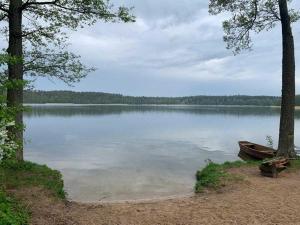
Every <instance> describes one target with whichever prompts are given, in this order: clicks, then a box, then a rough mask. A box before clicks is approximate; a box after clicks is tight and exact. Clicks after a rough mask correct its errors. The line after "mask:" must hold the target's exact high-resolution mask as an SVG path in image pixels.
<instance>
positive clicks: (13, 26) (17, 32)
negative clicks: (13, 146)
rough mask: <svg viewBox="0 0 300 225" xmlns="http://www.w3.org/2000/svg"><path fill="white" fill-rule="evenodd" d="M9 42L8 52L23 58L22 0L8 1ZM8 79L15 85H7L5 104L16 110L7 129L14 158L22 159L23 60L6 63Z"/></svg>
mask: <svg viewBox="0 0 300 225" xmlns="http://www.w3.org/2000/svg"><path fill="white" fill-rule="evenodd" d="M9 2H10V4H9V13H8V20H9V44H8V49H7V51H8V54H9V55H10V56H12V57H16V58H18V59H22V58H23V48H22V0H13V1H9ZM8 80H9V82H11V83H13V84H16V85H17V86H13V87H12V86H11V85H9V87H8V89H7V106H8V107H9V108H11V109H13V110H15V111H16V114H15V123H16V128H12V129H10V130H9V134H10V137H11V138H13V139H14V140H16V141H17V142H18V144H19V148H18V150H17V152H16V159H17V160H18V161H23V112H22V107H23V86H22V85H20V82H23V61H22V60H19V61H18V62H17V63H14V64H12V63H8Z"/></svg>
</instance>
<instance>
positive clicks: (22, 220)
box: [0, 191, 29, 225]
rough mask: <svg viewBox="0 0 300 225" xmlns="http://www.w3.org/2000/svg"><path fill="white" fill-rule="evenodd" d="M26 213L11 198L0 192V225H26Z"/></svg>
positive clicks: (27, 215)
mask: <svg viewBox="0 0 300 225" xmlns="http://www.w3.org/2000/svg"><path fill="white" fill-rule="evenodd" d="M28 220H29V214H28V212H27V211H26V210H25V209H24V207H22V206H21V205H20V204H19V203H18V202H17V201H15V200H14V199H13V198H11V197H8V196H7V195H6V194H5V192H4V191H0V225H27V224H28Z"/></svg>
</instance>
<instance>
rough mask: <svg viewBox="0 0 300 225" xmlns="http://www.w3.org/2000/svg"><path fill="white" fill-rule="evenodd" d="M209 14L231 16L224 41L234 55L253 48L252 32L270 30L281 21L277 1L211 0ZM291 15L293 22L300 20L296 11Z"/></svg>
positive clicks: (225, 22) (225, 23) (226, 21)
mask: <svg viewBox="0 0 300 225" xmlns="http://www.w3.org/2000/svg"><path fill="white" fill-rule="evenodd" d="M291 1H292V0H289V2H291ZM209 12H210V13H211V14H213V15H216V14H219V13H222V12H226V13H229V14H230V15H231V18H230V19H228V20H225V21H224V22H223V28H224V32H225V35H224V41H225V42H226V43H227V48H228V49H233V51H234V53H239V52H240V51H241V50H244V49H248V50H250V49H251V48H252V40H251V32H254V33H259V32H261V31H263V30H270V29H272V28H274V27H275V26H276V24H277V22H279V21H280V20H281V19H280V13H279V6H278V1H277V0H250V1H249V0H210V3H209ZM289 15H290V17H291V22H296V21H297V20H298V19H299V18H300V14H299V12H298V11H296V10H294V9H291V10H290V11H289Z"/></svg>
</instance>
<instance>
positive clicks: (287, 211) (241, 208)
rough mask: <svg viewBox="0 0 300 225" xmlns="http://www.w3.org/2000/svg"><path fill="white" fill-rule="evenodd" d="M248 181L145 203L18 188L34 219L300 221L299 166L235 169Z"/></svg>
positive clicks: (96, 224)
mask: <svg viewBox="0 0 300 225" xmlns="http://www.w3.org/2000/svg"><path fill="white" fill-rule="evenodd" d="M232 172H234V173H242V174H244V175H245V176H246V179H245V181H243V182H241V183H239V184H236V185H234V186H231V187H227V188H226V189H224V190H223V191H222V193H207V194H202V195H199V196H195V197H187V198H180V199H173V200H164V201H156V202H144V203H115V204H99V205H93V204H79V203H66V204H65V203H62V202H58V201H57V200H53V199H52V198H51V197H50V195H47V194H45V192H44V191H43V190H38V189H36V190H31V191H30V193H29V192H28V190H27V191H26V190H24V191H23V192H18V193H17V194H18V195H19V196H20V197H22V198H23V199H25V202H26V204H27V206H28V207H29V208H30V210H31V211H32V212H33V214H32V223H31V224H32V225H73V224H74V225H104V224H105V225H158V224H160V225H163V224H166V225H167V224H174V225H180V224H188V225H193V224H195V225H196V224H197V225H200V224H204V225H210V224H214V225H216V224H222V225H226V224H238V225H243V224H247V225H249V224H251V225H255V224H264V225H267V224H282V225H288V224H291V225H296V224H300V172H297V173H282V174H281V176H280V178H278V179H271V178H264V177H261V176H260V175H259V173H258V170H257V168H243V169H235V170H233V171H232Z"/></svg>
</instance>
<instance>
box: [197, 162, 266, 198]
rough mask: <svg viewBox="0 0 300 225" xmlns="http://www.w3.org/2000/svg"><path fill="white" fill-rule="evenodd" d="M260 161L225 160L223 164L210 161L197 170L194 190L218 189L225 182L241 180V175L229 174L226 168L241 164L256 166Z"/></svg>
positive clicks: (237, 166)
mask: <svg viewBox="0 0 300 225" xmlns="http://www.w3.org/2000/svg"><path fill="white" fill-rule="evenodd" d="M260 163H261V162H260V161H249V162H244V161H235V162H225V163H223V164H217V163H213V162H210V163H209V164H207V166H206V167H204V168H203V169H202V170H199V171H197V173H196V179H197V182H196V185H195V192H196V193H199V192H203V190H204V189H205V188H211V189H219V188H220V187H222V186H225V184H226V183H227V182H230V181H238V180H241V179H242V177H241V176H238V175H234V174H230V173H228V172H227V170H228V169H230V168H239V167H242V166H257V165H259V164H260Z"/></svg>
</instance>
